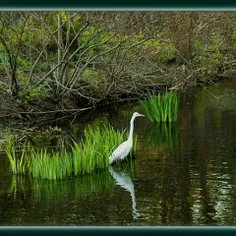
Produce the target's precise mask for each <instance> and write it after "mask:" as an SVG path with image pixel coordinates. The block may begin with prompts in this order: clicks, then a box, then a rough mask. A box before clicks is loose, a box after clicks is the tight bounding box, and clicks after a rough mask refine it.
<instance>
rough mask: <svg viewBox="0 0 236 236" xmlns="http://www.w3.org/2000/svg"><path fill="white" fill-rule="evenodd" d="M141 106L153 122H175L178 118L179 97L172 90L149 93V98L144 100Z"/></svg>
mask: <svg viewBox="0 0 236 236" xmlns="http://www.w3.org/2000/svg"><path fill="white" fill-rule="evenodd" d="M141 106H142V108H143V112H144V113H145V115H146V116H147V117H148V118H149V119H150V120H151V121H152V122H154V121H156V122H174V121H176V120H177V114H178V107H179V99H178V96H177V94H176V93H174V92H172V91H171V92H165V93H162V94H160V93H159V94H158V95H155V94H149V97H148V100H146V101H142V102H141Z"/></svg>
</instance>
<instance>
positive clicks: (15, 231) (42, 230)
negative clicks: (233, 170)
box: [0, 226, 236, 236]
mask: <svg viewBox="0 0 236 236" xmlns="http://www.w3.org/2000/svg"><path fill="white" fill-rule="evenodd" d="M147 233H148V235H149V236H157V234H158V236H162V235H165V236H169V235H175V236H179V235H181V236H183V235H190V234H191V235H192V236H196V235H205V234H213V235H216V236H217V235H220V234H221V235H224V236H228V235H229V236H232V235H233V234H234V235H235V233H236V228H235V227H225V226H224V227H209V226H206V227H204V226H196V227H190V226H185V227H184V226H183V227H176V226H170V227H164V226H163V227H129V226H126V227H112V226H111V227H104V226H102V227H79V226H78V227H69V226H68V227H62V226H61V227H32V226H27V227H23V226H22V227H0V234H1V235H4V236H5V235H10V236H13V235H14V236H15V235H19V234H20V235H24V236H31V235H35V236H38V235H42V234H48V235H49V234H55V235H57V236H62V235H70V236H74V235H76V236H77V235H86V236H87V235H93V236H97V234H99V235H103V236H110V235H111V234H112V235H113V236H118V235H120V234H126V235H128V234H135V235H137V236H139V235H147Z"/></svg>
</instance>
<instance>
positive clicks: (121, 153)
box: [109, 112, 144, 164]
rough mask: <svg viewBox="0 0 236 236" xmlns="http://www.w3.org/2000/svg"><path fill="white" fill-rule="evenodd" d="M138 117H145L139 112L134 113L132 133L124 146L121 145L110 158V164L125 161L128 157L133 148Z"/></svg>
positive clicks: (131, 126) (131, 124)
mask: <svg viewBox="0 0 236 236" xmlns="http://www.w3.org/2000/svg"><path fill="white" fill-rule="evenodd" d="M137 116H144V115H142V114H139V113H138V112H134V114H133V116H132V118H131V120H130V132H129V138H128V140H126V141H125V142H123V143H122V144H120V145H119V146H118V147H117V148H116V150H115V151H114V152H113V153H112V154H111V155H110V157H109V164H112V163H113V162H114V161H117V160H123V159H124V158H125V157H127V156H128V154H129V152H130V150H131V148H132V146H133V133H134V120H135V118H136V117H137Z"/></svg>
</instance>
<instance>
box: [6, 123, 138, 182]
mask: <svg viewBox="0 0 236 236" xmlns="http://www.w3.org/2000/svg"><path fill="white" fill-rule="evenodd" d="M127 137H128V132H125V133H124V132H123V133H121V132H119V131H116V130H114V129H113V128H112V127H111V126H110V125H103V126H88V127H87V128H86V129H85V130H84V135H83V139H82V140H81V141H80V142H79V143H77V142H75V141H73V142H70V143H71V144H70V145H68V144H67V145H65V142H64V141H63V140H61V142H60V145H61V148H60V149H58V150H48V149H46V148H45V147H40V148H38V147H34V146H33V145H32V144H30V143H24V144H23V146H21V148H20V146H19V142H18V140H17V139H14V138H13V136H11V135H9V138H8V141H7V144H6V153H7V156H8V159H9V161H10V164H11V169H12V172H13V173H14V174H30V175H32V176H33V177H35V178H42V179H62V178H65V177H68V176H75V175H79V174H85V173H91V172H93V171H94V170H96V169H104V168H106V167H107V166H108V157H109V155H110V152H111V151H112V150H113V149H114V148H115V147H117V146H118V145H119V144H120V143H122V142H123V141H124V140H125V139H127ZM61 138H62V139H63V137H61ZM136 143H137V138H135V139H134V145H133V149H132V151H131V154H130V155H131V156H132V155H133V154H134V153H135V150H136ZM67 146H70V148H69V149H68V148H67Z"/></svg>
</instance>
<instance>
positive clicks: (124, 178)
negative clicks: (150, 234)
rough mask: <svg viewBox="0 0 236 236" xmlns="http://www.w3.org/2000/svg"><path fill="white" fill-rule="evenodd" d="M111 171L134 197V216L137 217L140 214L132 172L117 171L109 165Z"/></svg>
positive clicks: (119, 183) (118, 183)
mask: <svg viewBox="0 0 236 236" xmlns="http://www.w3.org/2000/svg"><path fill="white" fill-rule="evenodd" d="M109 172H110V174H111V175H112V177H113V178H114V179H115V181H116V184H117V185H119V186H121V187H122V188H123V189H125V190H126V191H127V192H129V193H130V196H131V199H132V209H133V218H134V219H136V218H138V217H139V216H140V214H139V213H138V212H137V209H136V200H135V191H134V184H133V182H132V180H131V177H130V174H128V173H126V172H121V171H116V170H114V169H113V168H112V166H109Z"/></svg>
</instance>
